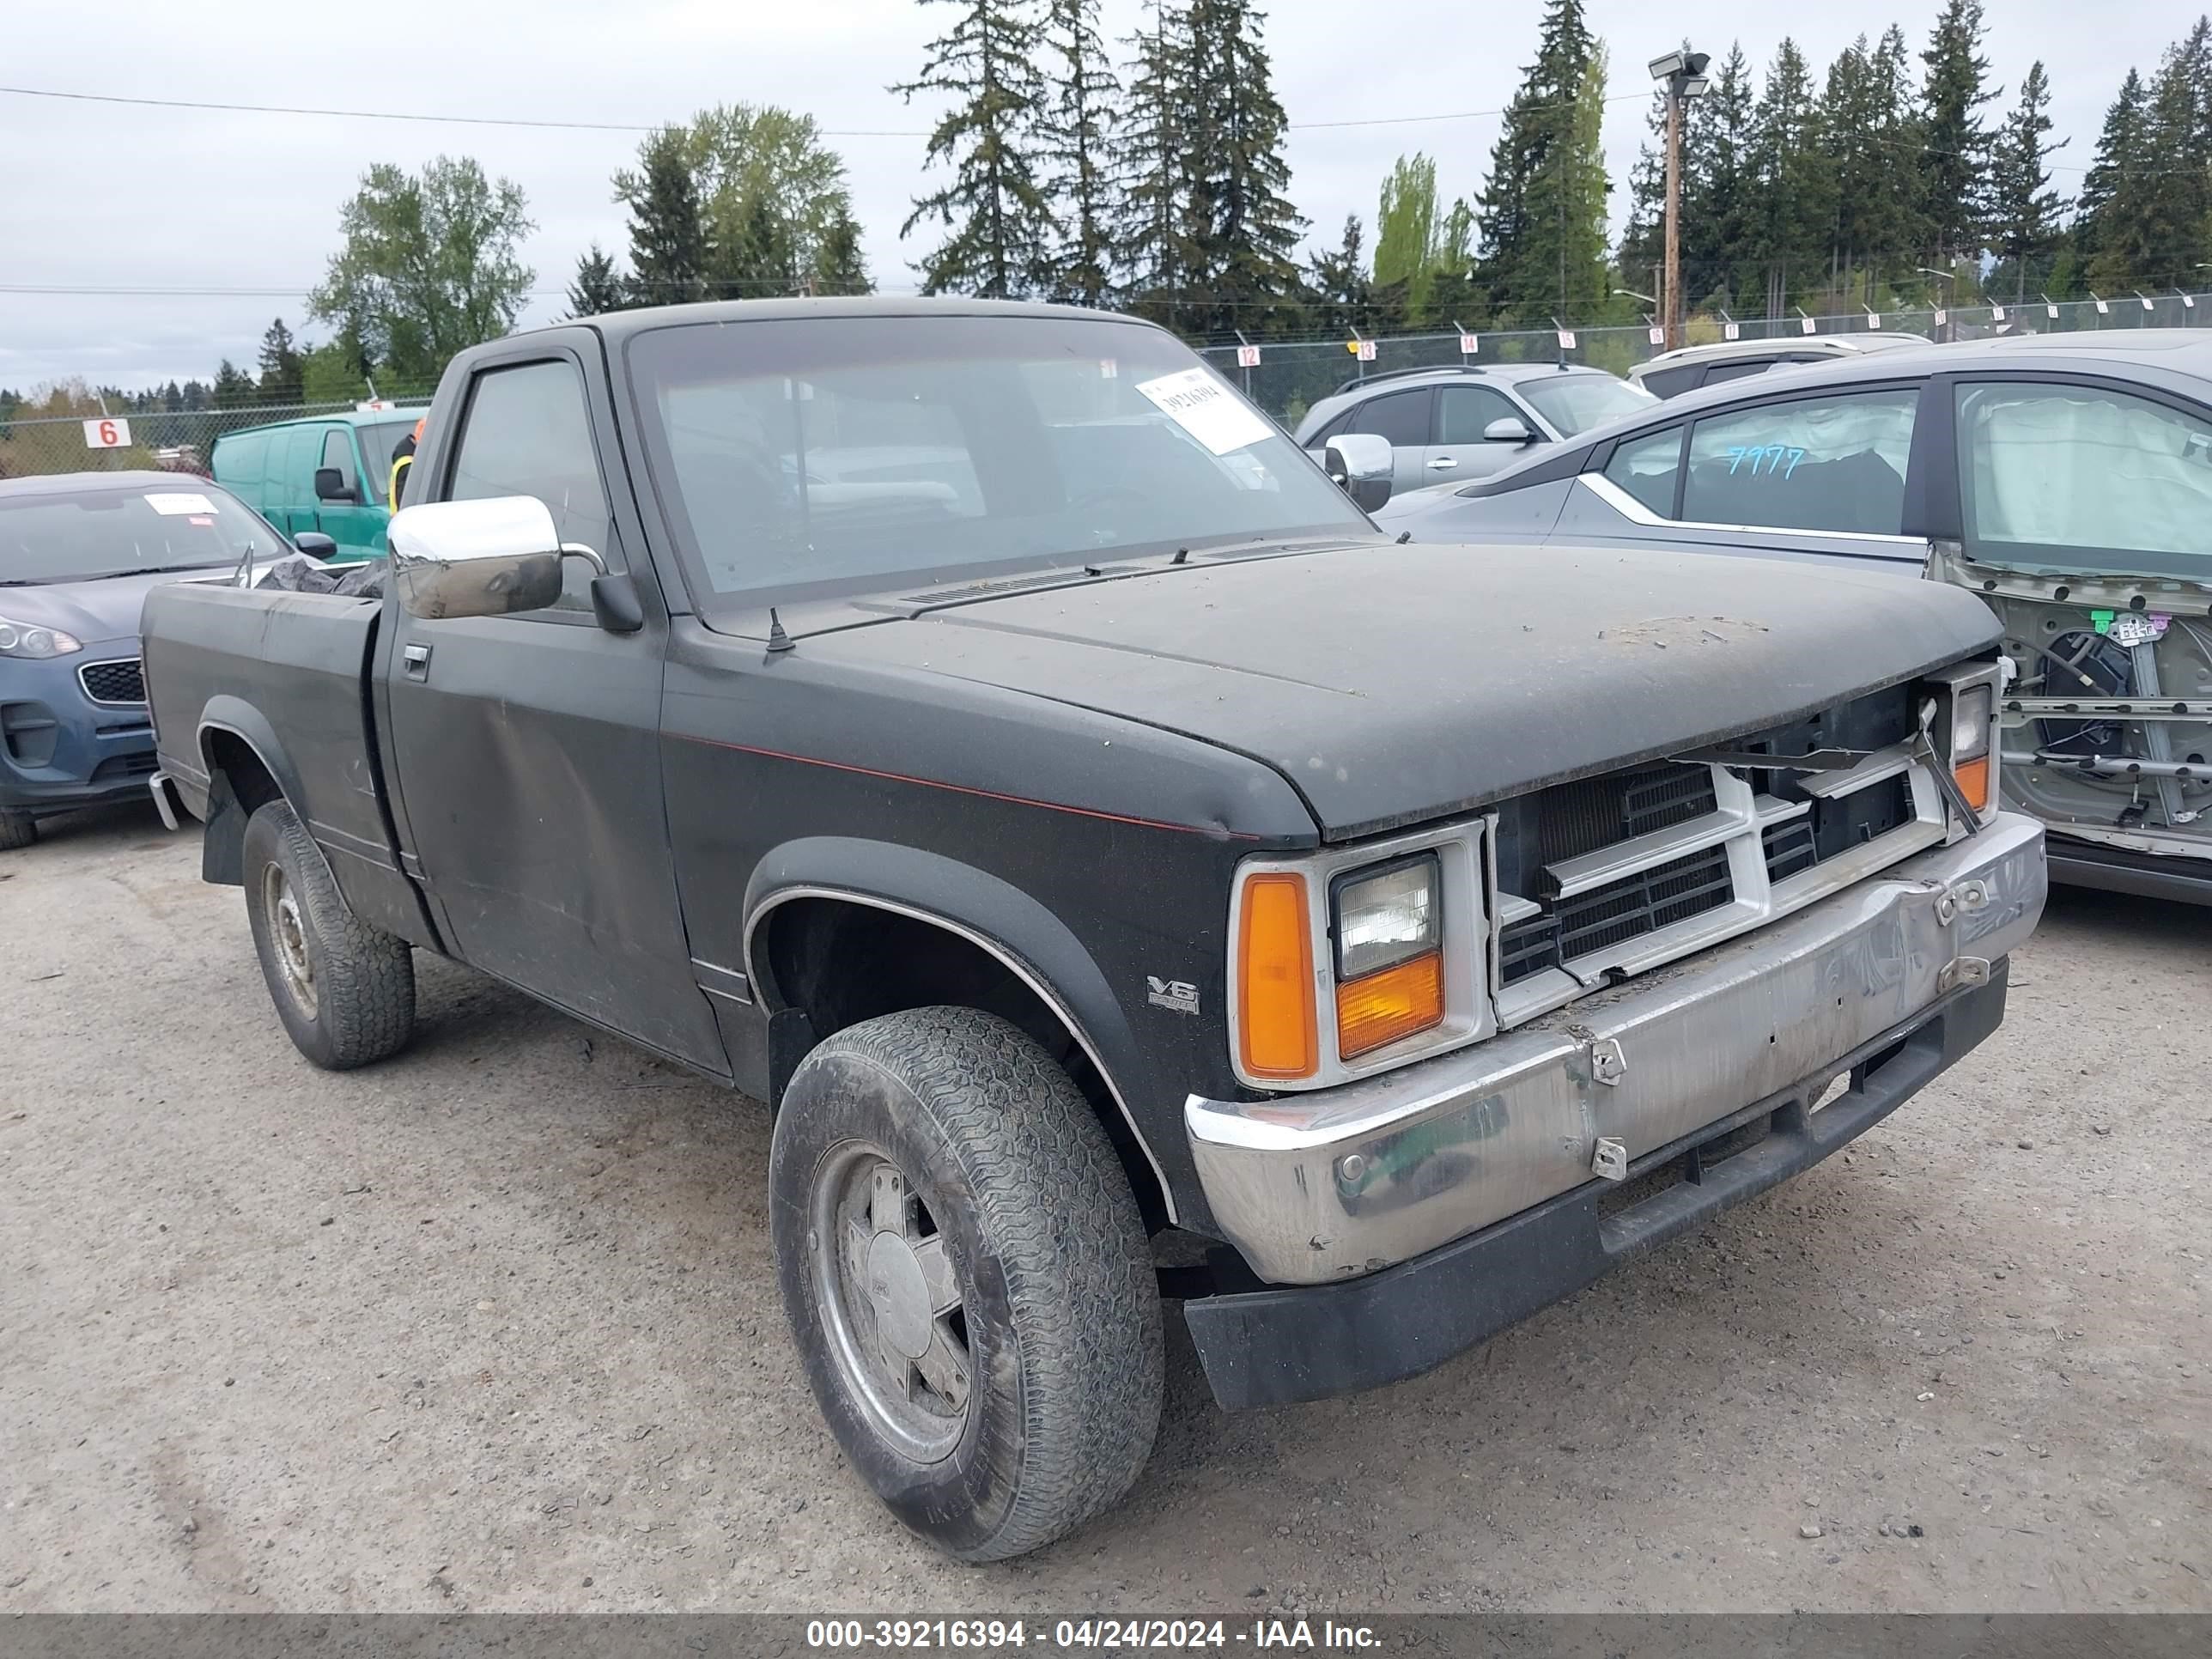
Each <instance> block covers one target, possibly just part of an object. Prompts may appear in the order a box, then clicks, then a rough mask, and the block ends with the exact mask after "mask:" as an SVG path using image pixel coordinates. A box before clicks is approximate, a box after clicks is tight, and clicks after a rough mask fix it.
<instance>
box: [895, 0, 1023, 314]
mask: <svg viewBox="0 0 2212 1659" xmlns="http://www.w3.org/2000/svg"><path fill="white" fill-rule="evenodd" d="M921 3H922V4H923V5H947V6H954V7H957V8H958V10H959V16H958V18H957V21H955V22H954V23H953V25H952V27H951V29H950V30H948V31H947V32H946V33H944V34H941V35H939V37H938V38H937V39H936V40H933V41H931V42H930V43H929V46H928V52H929V57H928V59H927V61H926V62H925V63H924V64H922V68H921V75H920V76H917V77H916V78H915V79H914V80H912V81H909V82H903V83H902V84H900V85H898V86H895V87H893V88H891V90H892V91H893V92H896V93H898V94H902V96H903V97H905V98H906V99H907V100H908V101H909V102H911V101H912V100H913V98H914V95H915V94H916V93H918V92H927V93H944V94H951V97H952V98H953V100H955V101H954V103H953V106H952V107H951V109H950V110H948V111H947V112H945V114H944V116H942V117H941V118H939V121H938V123H937V125H936V126H935V127H934V128H933V130H932V131H931V132H930V135H929V145H928V149H927V158H928V164H929V165H931V166H938V165H945V166H949V167H951V169H952V179H951V182H950V183H949V184H947V185H945V186H944V187H943V188H942V189H939V190H936V191H932V192H931V193H930V194H928V195H927V196H923V197H916V198H915V204H914V211H913V212H912V213H911V214H909V215H908V217H907V221H906V223H905V224H903V225H902V226H901V227H900V228H899V234H900V235H901V236H904V235H906V234H908V233H909V232H911V231H912V230H913V229H914V228H915V226H916V225H917V224H920V223H921V222H922V221H923V220H925V219H934V220H936V221H937V222H939V224H941V225H942V226H944V227H945V229H946V230H947V231H948V232H950V234H948V235H947V236H946V238H945V240H944V241H942V242H941V243H939V245H938V246H937V247H936V248H935V249H934V250H933V251H932V252H930V253H928V254H927V255H926V256H925V257H924V258H923V260H922V264H921V277H922V292H923V293H925V294H943V293H948V292H949V293H956V294H981V295H987V296H989V297H991V298H994V299H1000V300H1005V299H1013V298H1018V297H1020V296H1021V295H1027V294H1030V293H1033V292H1035V291H1036V289H1039V288H1041V287H1043V286H1044V285H1046V284H1047V283H1049V282H1050V280H1051V269H1050V267H1051V249H1050V236H1051V222H1052V221H1051V213H1050V210H1049V209H1048V206H1047V204H1046V202H1045V197H1044V191H1043V190H1042V187H1041V185H1039V183H1038V180H1037V176H1036V165H1035V161H1034V160H1033V157H1034V155H1035V152H1036V142H1035V141H1036V128H1037V121H1038V110H1039V106H1040V105H1041V103H1042V100H1043V95H1044V87H1043V80H1042V76H1041V75H1040V74H1039V73H1038V70H1037V67H1036V57H1037V52H1038V49H1039V46H1040V42H1041V39H1042V31H1041V30H1040V29H1039V27H1038V26H1037V24H1036V21H1034V16H1033V14H1032V13H1031V12H1030V9H1029V8H1028V6H1027V4H1026V3H1024V0H921Z"/></svg>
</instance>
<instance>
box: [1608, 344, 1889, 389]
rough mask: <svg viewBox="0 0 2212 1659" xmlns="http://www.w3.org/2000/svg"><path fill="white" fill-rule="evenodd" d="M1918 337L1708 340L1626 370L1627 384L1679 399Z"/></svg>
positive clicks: (1669, 352) (1663, 354)
mask: <svg viewBox="0 0 2212 1659" xmlns="http://www.w3.org/2000/svg"><path fill="white" fill-rule="evenodd" d="M1927 343H1929V342H1928V340H1927V337H1925V336H1923V335H1919V334H1873V333H1869V334H1814V335H1798V336H1796V337H1790V336H1783V337H1778V338H1776V339H1771V340H1714V341H1711V342H1710V343H1707V344H1705V345H1693V346H1679V347H1677V348H1676V349H1674V350H1672V351H1662V352H1661V353H1660V354H1659V355H1658V356H1656V357H1654V358H1652V359H1651V360H1650V362H1642V363H1638V364H1637V365H1636V367H1635V368H1632V369H1630V370H1629V371H1628V378H1629V380H1630V381H1631V382H1632V383H1633V384H1635V385H1637V386H1642V387H1643V388H1644V390H1645V391H1646V392H1650V393H1651V394H1652V395H1653V396H1655V397H1659V398H1679V397H1680V396H1681V395H1682V393H1684V392H1695V391H1696V390H1697V389H1698V388H1699V386H1719V385H1721V384H1723V382H1725V381H1728V380H1742V379H1743V378H1745V377H1746V376H1747V375H1751V374H1765V373H1766V371H1767V370H1769V369H1771V368H1791V367H1794V366H1795V365H1796V364H1799V363H1825V362H1827V361H1828V360H1829V359H1830V358H1832V357H1857V356H1864V355H1865V354H1866V353H1868V352H1869V351H1895V350H1898V349H1900V348H1903V349H1910V348H1911V347H1913V346H1924V345H1926V344H1927Z"/></svg>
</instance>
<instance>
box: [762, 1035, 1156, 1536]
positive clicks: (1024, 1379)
mask: <svg viewBox="0 0 2212 1659" xmlns="http://www.w3.org/2000/svg"><path fill="white" fill-rule="evenodd" d="M769 1189H770V1195H771V1200H772V1216H773V1231H774V1234H775V1255H776V1269H777V1275H778V1278H779V1279H780V1281H781V1288H782V1291H783V1303H784V1310H785V1311H786V1313H787V1315H788V1316H789V1317H790V1320H791V1326H792V1330H793V1334H794V1336H795V1337H796V1338H797V1340H798V1344H799V1352H800V1355H801V1357H802V1358H804V1360H805V1364H806V1372H807V1380H808V1382H809V1383H811V1386H812V1388H813V1389H814V1396H815V1399H816V1401H817V1402H818V1403H819V1404H820V1406H821V1407H822V1413H823V1416H824V1417H825V1418H826V1419H828V1421H829V1426H830V1429H831V1431H833V1432H834V1433H835V1434H836V1437H837V1441H838V1443H839V1444H840V1445H842V1447H843V1448H844V1449H845V1453H846V1455H847V1456H848V1457H849V1458H851V1459H852V1461H853V1463H854V1467H855V1468H857V1469H858V1470H859V1471H860V1475H861V1478H862V1479H863V1480H866V1481H867V1483H868V1484H869V1486H872V1488H873V1489H874V1490H875V1492H876V1495H877V1496H878V1498H881V1499H882V1500H883V1501H884V1504H887V1505H888V1506H889V1507H890V1510H891V1512H892V1513H893V1514H894V1515H896V1516H898V1518H899V1519H900V1520H901V1521H902V1522H905V1523H906V1524H907V1525H908V1527H910V1528H913V1529H914V1530H915V1532H917V1533H919V1534H921V1536H923V1537H924V1538H926V1539H927V1540H928V1541H930V1542H931V1543H933V1544H934V1545H935V1546H937V1547H938V1548H939V1549H941V1550H943V1551H945V1553H947V1554H950V1555H952V1556H956V1557H957V1558H959V1559H962V1560H967V1561H998V1560H1004V1559H1006V1558H1007V1557H1009V1556H1014V1555H1020V1554H1023V1553H1025V1552H1027V1551H1030V1550H1033V1549H1036V1548H1038V1547H1041V1546H1042V1545H1045V1544H1048V1543H1050V1542H1052V1541H1054V1539H1056V1538H1059V1537H1060V1536H1062V1535H1063V1534H1066V1533H1068V1532H1071V1531H1073V1529H1074V1528H1077V1527H1079V1526H1080V1525H1082V1524H1083V1523H1084V1522H1086V1521H1088V1520H1090V1519H1091V1517H1092V1516H1096V1515H1098V1514H1099V1513H1101V1512H1102V1511H1103V1510H1106V1509H1108V1508H1109V1507H1110V1506H1111V1505H1112V1504H1115V1502H1117V1501H1118V1500H1119V1499H1120V1498H1121V1496H1122V1494H1124V1493H1125V1492H1127V1491H1128V1489H1129V1487H1130V1486H1132V1485H1133V1484H1134V1483H1135V1481H1136V1479H1137V1476H1138V1474H1139V1473H1141V1472H1142V1470H1143V1468H1144V1466H1145V1460H1146V1458H1147V1457H1148V1456H1150V1455H1151V1453H1152V1438H1153V1436H1154V1434H1155V1433H1156V1432H1157V1431H1158V1426H1159V1415H1160V1399H1161V1395H1162V1392H1163V1390H1164V1370H1165V1364H1164V1358H1163V1351H1162V1347H1161V1336H1160V1306H1159V1292H1158V1280H1157V1279H1156V1277H1155V1274H1154V1271H1153V1267H1152V1256H1151V1253H1150V1250H1149V1249H1148V1247H1147V1243H1146V1236H1145V1228H1144V1223H1143V1221H1142V1220H1141V1219H1140V1218H1139V1215H1138V1212H1137V1203H1136V1198H1135V1195H1134V1194H1132V1193H1131V1191H1130V1190H1129V1183H1128V1181H1127V1177H1126V1176H1123V1174H1122V1172H1121V1164H1120V1162H1119V1161H1118V1160H1117V1159H1116V1158H1115V1154H1114V1149H1113V1146H1112V1144H1111V1143H1110V1142H1109V1140H1108V1139H1107V1138H1106V1133H1105V1131H1104V1130H1103V1128H1102V1127H1100V1126H1099V1123H1098V1121H1097V1118H1096V1117H1094V1116H1093V1115H1091V1109H1090V1107H1089V1105H1088V1104H1087V1103H1085V1100H1084V1098H1083V1096H1082V1094H1081V1093H1080V1092H1079V1091H1078V1090H1077V1088H1076V1086H1075V1085H1074V1083H1073V1081H1072V1080H1071V1079H1069V1077H1068V1075H1067V1073H1066V1072H1065V1071H1063V1070H1062V1069H1061V1068H1060V1066H1056V1065H1054V1063H1053V1061H1052V1059H1051V1057H1050V1056H1049V1055H1048V1054H1046V1053H1045V1052H1044V1050H1043V1049H1042V1048H1039V1047H1038V1046H1037V1044H1036V1042H1032V1041H1031V1040H1030V1038H1029V1037H1028V1036H1024V1034H1023V1033H1022V1032H1021V1031H1020V1030H1017V1029H1016V1028H1015V1027H1014V1026H1012V1024H1008V1023H1007V1022H1006V1021H1005V1020H1003V1019H1000V1018H997V1017H996V1016H994V1015H990V1014H985V1013H980V1012H975V1010H972V1009H966V1008H922V1009H915V1010H912V1011H910V1012H905V1013H897V1014H886V1015H884V1017H882V1018H878V1019H872V1020H867V1021H864V1022H863V1023H861V1024H858V1025H854V1026H849V1027H848V1028H847V1029H846V1030H842V1031H839V1032H837V1033H836V1035H834V1036H831V1037H829V1039H828V1040H826V1041H825V1042H823V1043H822V1044H821V1045H820V1046H819V1047H817V1048H815V1049H814V1051H813V1052H812V1053H811V1054H809V1055H808V1056H807V1057H806V1060H805V1062H804V1063H803V1064H801V1065H800V1066H799V1070H798V1071H797V1073H794V1074H793V1078H792V1079H791V1084H790V1086H789V1088H788V1089H787V1091H785V1094H784V1098H783V1103H782V1105H781V1109H779V1111H778V1113H777V1116H776V1121H775V1142H774V1146H773V1149H772V1152H771V1154H770V1158H769Z"/></svg>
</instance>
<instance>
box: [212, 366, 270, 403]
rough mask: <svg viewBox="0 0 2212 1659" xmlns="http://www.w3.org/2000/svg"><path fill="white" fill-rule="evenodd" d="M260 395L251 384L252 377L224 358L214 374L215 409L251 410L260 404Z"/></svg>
mask: <svg viewBox="0 0 2212 1659" xmlns="http://www.w3.org/2000/svg"><path fill="white" fill-rule="evenodd" d="M260 400H261V393H260V392H259V390H258V388H257V387H256V386H255V385H254V384H253V377H252V375H251V374H246V372H245V371H244V370H243V369H240V368H238V367H237V366H236V365H235V364H234V363H233V362H231V361H230V359H229V358H228V357H226V358H224V359H223V360H222V363H221V364H220V365H219V366H218V367H217V368H216V372H215V406H216V408H217V409H251V408H252V407H253V406H254V405H255V404H258V402H260Z"/></svg>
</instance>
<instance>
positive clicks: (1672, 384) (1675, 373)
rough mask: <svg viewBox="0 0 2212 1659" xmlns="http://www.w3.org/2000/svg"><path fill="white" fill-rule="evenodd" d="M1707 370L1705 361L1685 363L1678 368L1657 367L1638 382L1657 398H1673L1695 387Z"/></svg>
mask: <svg viewBox="0 0 2212 1659" xmlns="http://www.w3.org/2000/svg"><path fill="white" fill-rule="evenodd" d="M1704 374H1705V365H1704V364H1703V363H1684V364H1682V365H1681V366H1680V368H1655V369H1653V370H1652V371H1651V373H1650V374H1646V375H1645V376H1644V378H1643V379H1642V380H1640V381H1638V385H1639V386H1642V387H1643V388H1644V390H1645V391H1646V392H1650V394H1651V395H1652V396H1653V397H1655V398H1673V397H1677V396H1680V394H1681V393H1683V392H1687V391H1689V390H1691V389H1692V387H1694V386H1696V385H1697V384H1698V382H1699V380H1700V379H1701V378H1702V377H1703V375H1704Z"/></svg>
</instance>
